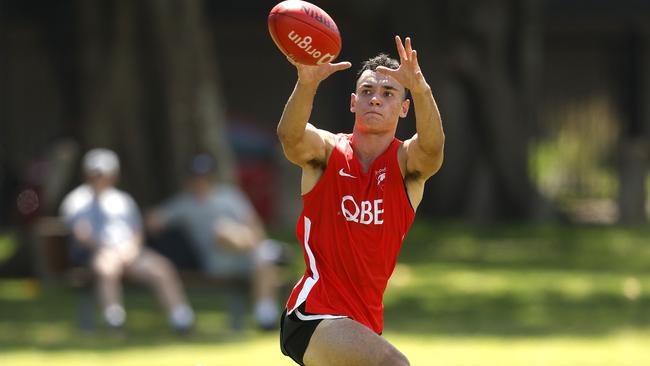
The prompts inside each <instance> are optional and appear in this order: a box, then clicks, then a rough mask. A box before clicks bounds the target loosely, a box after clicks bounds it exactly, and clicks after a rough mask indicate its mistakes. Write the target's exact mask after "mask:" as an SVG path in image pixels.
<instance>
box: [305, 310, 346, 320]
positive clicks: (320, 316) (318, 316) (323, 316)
mask: <svg viewBox="0 0 650 366" xmlns="http://www.w3.org/2000/svg"><path fill="white" fill-rule="evenodd" d="M294 312H295V313H296V316H297V317H298V319H300V320H318V319H342V318H347V316H344V315H327V314H314V315H305V314H303V313H301V312H300V310H298V309H295V310H294Z"/></svg>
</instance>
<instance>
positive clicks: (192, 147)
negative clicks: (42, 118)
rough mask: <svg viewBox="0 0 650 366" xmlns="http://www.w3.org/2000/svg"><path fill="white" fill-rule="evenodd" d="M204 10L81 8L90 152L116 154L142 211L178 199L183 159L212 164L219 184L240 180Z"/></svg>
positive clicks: (124, 3)
mask: <svg viewBox="0 0 650 366" xmlns="http://www.w3.org/2000/svg"><path fill="white" fill-rule="evenodd" d="M202 5H203V2H202V1H201V0H187V1H183V0H159V1H158V0H150V1H148V2H133V1H130V0H118V1H113V2H109V1H99V2H89V1H83V0H78V1H77V3H76V6H77V9H78V12H77V13H78V14H79V30H78V34H79V37H80V39H79V49H80V52H79V55H80V56H79V57H80V65H81V66H80V73H81V74H80V77H79V80H80V95H81V99H82V100H81V107H80V119H81V121H82V123H81V125H82V126H83V133H82V139H83V143H84V145H86V146H84V147H85V148H92V147H96V146H105V147H109V148H112V149H115V150H116V151H117V152H118V154H119V155H120V158H121V159H122V162H123V169H122V180H123V181H124V185H125V186H127V187H128V188H129V189H130V190H131V191H132V193H133V194H134V195H135V196H136V197H137V198H139V199H140V200H141V201H143V202H145V203H152V202H154V201H157V200H159V199H160V198H162V196H163V195H164V194H168V193H170V191H172V190H175V189H177V188H178V187H179V186H180V184H181V179H182V177H183V175H184V172H185V166H186V163H187V159H188V158H189V157H190V156H191V155H192V154H193V153H196V152H198V151H208V152H211V153H212V154H214V155H215V157H216V158H217V160H218V161H219V163H220V164H219V173H220V175H221V177H222V178H225V179H226V180H233V179H234V178H233V176H234V174H233V162H232V160H233V157H232V153H231V152H230V146H229V145H228V141H227V136H226V126H225V123H226V119H225V112H224V107H223V105H224V102H223V96H222V94H221V93H220V88H219V79H218V76H217V75H218V70H217V62H216V59H217V57H216V54H215V52H214V46H213V45H214V41H213V38H212V35H211V33H210V32H209V30H208V28H207V27H206V22H205V20H204V18H203V14H202V13H201V8H202ZM106 14H112V16H106ZM151 39H153V42H151ZM151 44H153V45H154V46H151ZM152 69H153V70H152ZM156 87H159V89H160V90H157V89H156ZM158 170H161V171H158Z"/></svg>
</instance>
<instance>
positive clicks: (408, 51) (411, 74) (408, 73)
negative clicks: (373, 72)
mask: <svg viewBox="0 0 650 366" xmlns="http://www.w3.org/2000/svg"><path fill="white" fill-rule="evenodd" d="M395 43H396V45H397V53H398V54H399V60H400V65H399V68H398V69H397V70H393V69H389V68H387V67H384V66H379V67H377V72H380V73H382V74H384V75H386V76H391V77H393V78H395V80H397V81H398V82H399V83H400V84H402V86H404V87H405V88H407V89H409V90H410V91H411V93H420V92H425V91H427V90H428V89H429V84H427V82H426V80H425V79H424V75H422V70H420V65H419V64H418V54H417V51H415V50H414V49H413V47H412V46H411V38H410V37H406V41H405V42H404V44H402V39H401V38H400V37H399V36H395Z"/></svg>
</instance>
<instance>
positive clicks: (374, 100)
mask: <svg viewBox="0 0 650 366" xmlns="http://www.w3.org/2000/svg"><path fill="white" fill-rule="evenodd" d="M370 105H372V106H380V105H381V100H379V98H377V95H373V96H372V98H370Z"/></svg>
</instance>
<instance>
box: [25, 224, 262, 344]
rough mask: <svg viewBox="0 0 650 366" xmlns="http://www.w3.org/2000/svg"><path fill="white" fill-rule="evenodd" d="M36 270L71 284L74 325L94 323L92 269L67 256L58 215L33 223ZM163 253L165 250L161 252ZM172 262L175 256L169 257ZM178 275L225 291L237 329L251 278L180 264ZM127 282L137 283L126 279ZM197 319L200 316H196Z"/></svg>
mask: <svg viewBox="0 0 650 366" xmlns="http://www.w3.org/2000/svg"><path fill="white" fill-rule="evenodd" d="M35 239H36V243H37V251H36V259H37V266H36V267H37V271H38V273H39V276H40V278H41V280H43V281H44V282H46V283H48V284H52V285H57V286H65V287H68V288H72V289H74V290H75V292H77V294H78V301H77V309H76V314H77V325H78V327H79V328H80V329H82V330H92V329H93V328H95V327H96V324H95V323H96V311H97V304H96V300H95V294H94V291H93V273H92V271H91V270H90V269H89V268H88V267H85V266H81V265H78V264H75V263H73V261H72V260H71V258H70V255H69V253H70V245H71V240H70V238H69V233H68V230H67V229H66V227H65V225H63V223H62V222H61V221H60V220H59V218H57V217H42V218H39V219H38V222H37V223H36V226H35ZM161 254H163V255H165V254H166V253H164V251H163V252H162V253H161ZM169 259H170V260H171V261H172V262H173V263H174V264H177V263H175V261H174V258H169ZM179 276H180V278H181V281H182V282H183V285H184V286H185V288H186V289H192V288H201V289H209V290H212V289H214V290H215V291H220V293H222V294H224V295H225V299H226V303H227V312H228V314H229V318H230V327H231V329H232V330H234V331H239V330H241V329H242V328H243V326H244V318H245V314H246V307H247V299H248V297H249V293H250V289H251V281H250V280H248V279H245V278H242V277H234V276H232V277H229V276H222V277H218V276H214V275H208V274H206V273H204V272H201V271H199V270H198V269H193V268H187V267H186V268H180V269H179ZM125 284H126V285H127V286H139V285H138V284H135V283H133V282H131V281H129V280H128V279H127V280H126V281H125ZM199 321H200V320H199Z"/></svg>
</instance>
